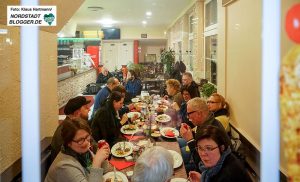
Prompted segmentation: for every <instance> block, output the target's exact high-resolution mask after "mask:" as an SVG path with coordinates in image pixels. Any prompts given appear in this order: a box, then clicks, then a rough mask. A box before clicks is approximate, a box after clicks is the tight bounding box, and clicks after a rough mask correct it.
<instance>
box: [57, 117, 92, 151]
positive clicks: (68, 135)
mask: <svg viewBox="0 0 300 182" xmlns="http://www.w3.org/2000/svg"><path fill="white" fill-rule="evenodd" d="M78 130H85V131H86V132H88V133H89V134H91V128H90V127H89V125H88V123H87V121H86V120H84V119H81V118H74V119H71V120H68V119H66V120H65V121H63V123H62V130H61V136H62V139H63V143H64V146H67V145H68V143H70V142H71V141H72V140H73V138H74V137H75V135H76V132H77V131H78Z"/></svg>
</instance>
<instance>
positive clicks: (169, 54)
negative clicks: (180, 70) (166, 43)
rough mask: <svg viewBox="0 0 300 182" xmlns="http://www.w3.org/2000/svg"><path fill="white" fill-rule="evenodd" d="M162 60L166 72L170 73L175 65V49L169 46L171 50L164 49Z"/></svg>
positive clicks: (161, 55)
mask: <svg viewBox="0 0 300 182" xmlns="http://www.w3.org/2000/svg"><path fill="white" fill-rule="evenodd" d="M160 61H161V62H162V63H163V64H164V66H165V73H167V74H168V75H170V74H171V73H172V71H173V65H174V63H175V51H173V50H172V49H170V48H169V50H165V49H164V50H163V51H162V52H161V54H160Z"/></svg>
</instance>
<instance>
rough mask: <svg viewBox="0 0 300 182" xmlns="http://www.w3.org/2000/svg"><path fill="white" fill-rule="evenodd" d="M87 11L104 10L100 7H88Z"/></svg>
mask: <svg viewBox="0 0 300 182" xmlns="http://www.w3.org/2000/svg"><path fill="white" fill-rule="evenodd" d="M88 9H89V10H91V11H100V10H103V9H104V8H103V7H100V6H89V7H88Z"/></svg>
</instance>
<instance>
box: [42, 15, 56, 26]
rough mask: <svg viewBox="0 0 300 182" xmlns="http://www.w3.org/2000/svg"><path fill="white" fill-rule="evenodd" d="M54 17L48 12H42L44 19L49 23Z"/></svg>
mask: <svg viewBox="0 0 300 182" xmlns="http://www.w3.org/2000/svg"><path fill="white" fill-rule="evenodd" d="M54 19H55V17H54V15H53V14H52V13H49V14H44V21H45V22H47V23H48V24H49V25H51V24H52V22H53V21H54Z"/></svg>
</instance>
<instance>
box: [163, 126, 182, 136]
mask: <svg viewBox="0 0 300 182" xmlns="http://www.w3.org/2000/svg"><path fill="white" fill-rule="evenodd" d="M160 134H161V135H162V136H163V137H166V138H176V137H178V136H179V131H178V130H176V129H175V128H171V127H165V128H162V129H161V130H160Z"/></svg>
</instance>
